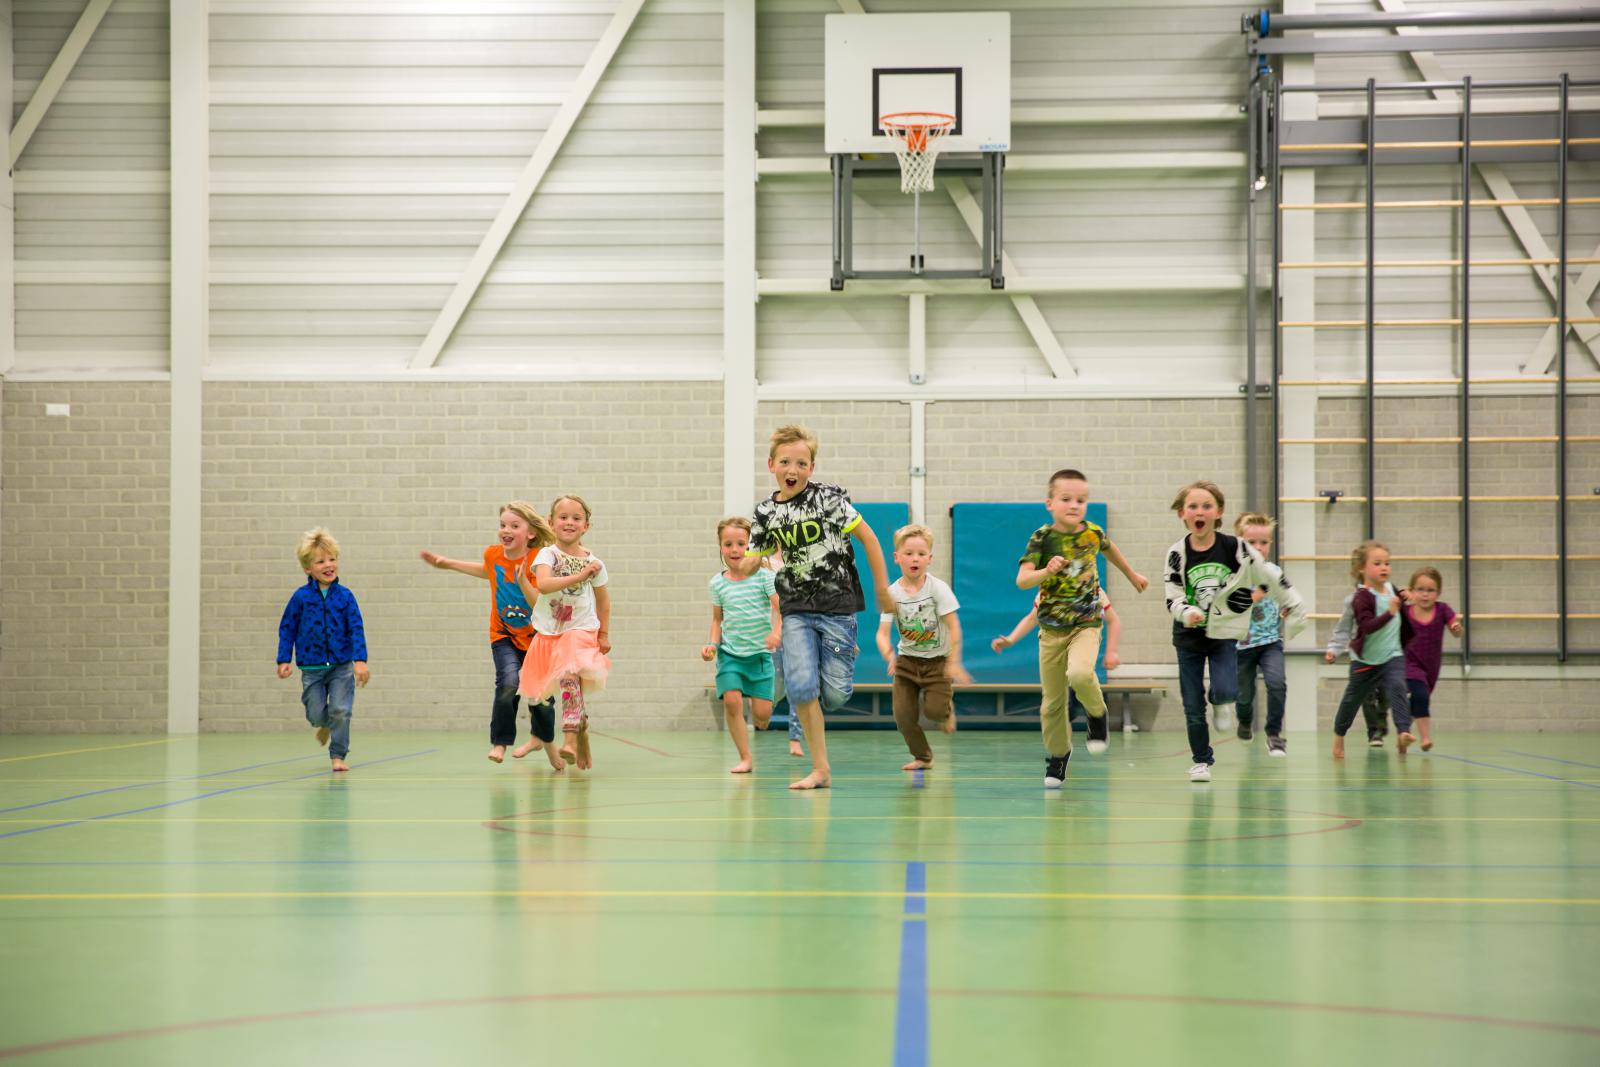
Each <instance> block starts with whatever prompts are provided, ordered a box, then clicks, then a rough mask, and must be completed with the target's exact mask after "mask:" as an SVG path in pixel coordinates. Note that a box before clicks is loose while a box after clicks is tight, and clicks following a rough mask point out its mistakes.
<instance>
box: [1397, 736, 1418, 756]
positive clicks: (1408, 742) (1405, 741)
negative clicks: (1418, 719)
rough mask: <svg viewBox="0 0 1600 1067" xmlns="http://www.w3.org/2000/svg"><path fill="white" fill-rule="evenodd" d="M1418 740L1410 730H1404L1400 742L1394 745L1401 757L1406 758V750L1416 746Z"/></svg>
mask: <svg viewBox="0 0 1600 1067" xmlns="http://www.w3.org/2000/svg"><path fill="white" fill-rule="evenodd" d="M1416 740H1417V739H1416V737H1414V736H1413V735H1412V733H1411V731H1410V730H1402V731H1401V732H1400V738H1399V740H1397V741H1396V742H1395V743H1394V747H1395V750H1396V751H1397V752H1399V753H1400V755H1402V756H1404V755H1405V754H1406V749H1408V748H1410V747H1411V746H1412V745H1413V744H1415V743H1416Z"/></svg>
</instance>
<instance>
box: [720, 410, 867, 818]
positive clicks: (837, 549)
mask: <svg viewBox="0 0 1600 1067" xmlns="http://www.w3.org/2000/svg"><path fill="white" fill-rule="evenodd" d="M816 466H817V438H816V435H815V434H813V433H812V432H811V431H810V430H807V429H806V428H804V427H803V426H783V427H780V428H779V429H778V430H776V431H775V432H774V433H773V434H772V439H771V443H770V444H769V446H768V448H767V470H768V471H770V472H771V474H772V476H773V478H774V479H775V480H776V481H777V483H778V488H777V491H776V492H774V493H773V494H772V495H771V496H770V497H768V498H767V499H765V500H763V501H761V503H759V504H757V505H756V511H755V517H754V521H752V522H751V524H750V549H751V552H752V553H754V554H753V555H748V556H746V557H745V558H744V559H743V560H741V561H740V563H739V568H738V569H740V570H742V571H743V572H744V573H745V574H754V573H755V570H756V568H757V567H758V566H759V565H760V562H761V561H760V557H761V556H766V555H771V554H772V553H774V552H781V553H782V555H783V569H782V570H780V571H779V572H778V576H777V583H776V584H777V589H778V606H779V609H780V610H781V611H782V612H783V644H782V646H781V649H782V655H783V681H784V687H785V689H786V690H787V692H788V696H789V707H790V714H791V715H795V714H798V715H799V716H800V724H801V726H802V727H803V728H804V730H805V736H806V740H807V741H808V742H810V744H811V773H810V774H808V775H806V776H805V777H804V778H802V779H800V781H798V782H793V783H791V784H790V786H789V788H790V789H825V788H827V787H828V786H829V785H831V784H832V772H831V769H830V767H829V764H828V743H827V739H826V737H825V736H824V734H823V721H822V712H823V708H824V706H826V707H827V708H828V709H829V710H833V709H835V708H839V707H842V706H843V705H844V702H845V701H846V700H848V699H850V694H851V693H852V692H854V690H855V680H854V672H855V661H856V615H855V613H856V612H858V611H860V610H861V609H862V607H863V606H864V604H865V598H864V597H863V596H862V592H861V579H860V577H859V576H858V575H857V574H856V565H855V549H854V547H853V546H852V545H851V540H852V539H854V540H855V541H857V542H859V543H860V545H861V548H862V551H864V552H865V553H866V554H867V563H868V565H869V566H870V567H871V568H872V578H873V583H874V592H875V593H876V596H877V601H878V611H879V613H880V614H882V615H885V616H891V615H892V613H893V610H894V601H893V599H892V598H891V597H890V595H889V577H888V570H887V568H886V567H885V566H884V562H883V549H881V548H879V547H878V539H877V537H876V536H875V535H874V534H873V532H872V528H871V527H870V526H868V525H867V523H866V522H865V521H863V519H862V518H861V516H860V515H858V514H857V513H856V509H855V507H854V506H852V505H851V503H850V494H849V493H847V492H845V491H844V490H843V489H841V488H839V487H838V486H837V485H829V484H827V483H825V482H813V481H812V480H811V475H812V474H813V473H814V472H815V470H816Z"/></svg>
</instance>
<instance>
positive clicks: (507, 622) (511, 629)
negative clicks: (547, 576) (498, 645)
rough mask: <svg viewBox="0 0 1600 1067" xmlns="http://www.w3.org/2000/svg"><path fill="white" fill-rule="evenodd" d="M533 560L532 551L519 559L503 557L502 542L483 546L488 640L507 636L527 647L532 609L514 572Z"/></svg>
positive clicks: (517, 572) (520, 570)
mask: <svg viewBox="0 0 1600 1067" xmlns="http://www.w3.org/2000/svg"><path fill="white" fill-rule="evenodd" d="M532 563H533V553H532V552H526V553H524V554H523V555H522V557H521V558H519V559H507V558H506V548H505V546H504V545H499V544H495V545H490V546H489V547H488V548H486V549H484V550H483V567H484V570H486V571H488V572H489V586H490V592H491V594H492V599H491V600H490V610H489V643H490V644H493V643H494V642H496V641H505V640H510V641H511V643H512V644H514V645H516V646H517V647H518V648H520V649H523V650H524V651H526V650H527V647H528V645H529V644H531V643H532V642H533V610H532V607H531V606H530V605H529V604H528V598H527V597H525V596H523V595H522V588H521V587H520V586H518V585H517V575H518V574H520V573H523V572H525V571H526V570H527V569H528V566H529V565H530V564H532Z"/></svg>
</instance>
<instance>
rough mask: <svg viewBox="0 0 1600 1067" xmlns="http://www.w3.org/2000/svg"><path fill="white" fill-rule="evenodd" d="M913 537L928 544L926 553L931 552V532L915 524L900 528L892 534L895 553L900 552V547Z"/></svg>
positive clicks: (919, 524)
mask: <svg viewBox="0 0 1600 1067" xmlns="http://www.w3.org/2000/svg"><path fill="white" fill-rule="evenodd" d="M913 537H920V538H922V539H923V540H924V541H926V542H928V551H929V552H932V551H933V531H932V530H930V529H928V528H927V527H926V526H923V525H922V524H921V523H915V522H914V523H912V524H911V525H910V526H902V527H900V529H898V530H896V531H895V532H894V548H895V551H896V552H898V551H900V546H901V545H903V544H905V543H906V542H907V541H909V540H911V539H912V538H913Z"/></svg>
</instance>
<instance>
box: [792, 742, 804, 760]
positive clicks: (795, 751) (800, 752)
mask: <svg viewBox="0 0 1600 1067" xmlns="http://www.w3.org/2000/svg"><path fill="white" fill-rule="evenodd" d="M805 754H806V750H805V749H803V748H801V747H800V742H798V741H790V742H789V755H791V756H802V757H803V756H804V755H805Z"/></svg>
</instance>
